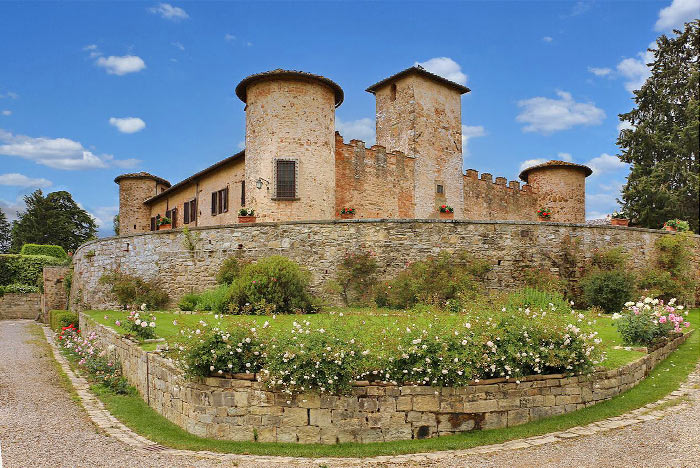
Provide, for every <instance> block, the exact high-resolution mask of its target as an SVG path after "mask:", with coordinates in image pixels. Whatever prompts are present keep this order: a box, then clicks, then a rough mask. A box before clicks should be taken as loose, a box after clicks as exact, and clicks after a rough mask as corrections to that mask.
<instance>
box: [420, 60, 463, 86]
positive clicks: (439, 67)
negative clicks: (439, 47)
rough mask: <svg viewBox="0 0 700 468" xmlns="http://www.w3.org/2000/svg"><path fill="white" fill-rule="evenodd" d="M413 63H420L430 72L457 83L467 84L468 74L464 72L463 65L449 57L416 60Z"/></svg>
mask: <svg viewBox="0 0 700 468" xmlns="http://www.w3.org/2000/svg"><path fill="white" fill-rule="evenodd" d="M413 65H420V66H421V67H423V68H425V69H426V70H428V71H429V72H430V73H434V74H436V75H440V76H442V77H443V78H447V79H448V80H450V81H454V82H455V83H459V84H462V85H466V84H467V75H466V74H465V73H464V72H462V67H461V66H460V65H459V64H458V63H457V62H455V61H454V60H452V59H451V58H449V57H435V58H431V59H430V60H427V61H425V62H415V63H414V64H413Z"/></svg>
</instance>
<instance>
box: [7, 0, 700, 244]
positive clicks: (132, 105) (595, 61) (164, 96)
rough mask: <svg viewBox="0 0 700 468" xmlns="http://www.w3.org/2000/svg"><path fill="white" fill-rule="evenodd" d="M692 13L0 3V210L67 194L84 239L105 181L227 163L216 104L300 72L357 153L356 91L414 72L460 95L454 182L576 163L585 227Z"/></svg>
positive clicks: (614, 184)
mask: <svg viewBox="0 0 700 468" xmlns="http://www.w3.org/2000/svg"><path fill="white" fill-rule="evenodd" d="M698 17H700V0H664V1H637V2H632V1H625V2H623V1H549V2H525V1H510V2H498V1H489V2H430V3H421V2H406V1H404V2H368V3H363V2H313V3H312V2H275V3H268V2H212V3H209V2H173V3H159V2H114V3H112V2H92V3H89V2H75V3H70V2H61V3H58V2H55V3H54V2H43V3H31V2H1V1H0V44H2V47H0V64H1V66H0V209H2V210H3V211H4V212H5V213H6V214H7V215H8V217H9V218H10V219H14V218H15V217H16V212H17V211H21V210H22V209H23V206H24V204H23V196H24V195H26V194H28V193H31V192H32V191H34V190H36V189H37V188H41V189H42V190H43V191H44V192H45V193H47V192H51V191H55V190H68V191H69V192H71V193H72V194H73V197H74V199H75V200H76V201H77V202H78V203H79V204H80V205H81V206H82V207H83V208H85V209H86V210H87V211H88V212H89V213H90V214H92V215H93V216H94V217H95V219H96V221H97V223H98V225H99V227H100V234H101V235H110V234H111V233H112V229H111V228H112V217H113V216H114V215H115V214H116V213H117V212H118V200H119V192H118V186H117V185H116V184H115V183H114V182H113V180H114V177H115V176H117V175H119V174H121V173H124V172H137V171H148V172H150V173H152V174H155V175H157V176H160V177H163V178H165V179H168V180H169V181H171V182H172V183H176V182H178V181H180V180H182V179H184V178H186V177H187V176H189V175H191V174H193V173H195V172H196V171H199V170H201V169H203V168H205V167H207V166H209V165H211V164H213V163H215V162H217V161H219V160H221V159H223V158H225V157H227V156H229V155H231V154H233V153H236V152H238V151H239V150H240V149H241V148H242V147H243V142H244V139H245V114H244V111H243V107H244V104H243V103H242V102H241V101H240V100H239V99H238V98H237V97H236V96H235V94H234V88H235V86H236V84H237V83H238V82H239V81H240V80H241V79H243V78H244V77H246V76H248V75H250V74H253V73H258V72H262V71H266V70H272V69H276V68H285V69H293V70H303V71H307V72H311V73H316V74H320V75H323V76H326V77H329V78H331V79H332V80H334V81H335V82H336V83H338V84H339V85H340V86H341V87H342V88H343V90H344V91H345V101H344V103H343V104H342V105H341V106H340V107H339V108H338V109H337V111H336V127H337V129H338V130H339V131H340V132H341V134H342V135H343V137H344V138H345V141H349V140H350V139H352V138H358V139H362V140H364V141H365V142H367V144H368V146H369V145H371V144H372V143H374V125H375V123H374V114H375V106H374V97H373V95H371V94H369V93H367V92H365V91H364V90H365V89H366V88H367V86H369V85H371V84H373V83H375V82H377V81H379V80H381V79H383V78H386V77H387V76H390V75H392V74H394V73H396V72H398V71H400V70H403V69H405V68H407V67H409V66H412V65H414V64H416V63H418V64H421V65H422V66H424V67H425V68H426V69H428V70H430V71H432V72H434V73H437V74H440V75H442V76H445V77H446V78H448V79H451V80H453V81H456V82H458V83H461V84H466V85H467V86H468V87H469V88H471V90H472V91H471V92H470V93H468V94H465V95H464V96H463V97H462V125H463V134H464V136H463V140H464V151H463V153H464V168H465V169H467V168H473V169H477V170H479V171H480V172H490V173H491V174H493V176H494V178H495V177H497V176H502V177H507V178H508V179H509V180H517V175H518V173H519V172H520V170H521V169H522V168H524V167H527V166H528V165H532V164H536V163H538V162H541V161H545V160H549V159H559V160H566V161H573V162H577V163H582V164H587V165H589V166H590V167H591V168H592V169H593V170H594V173H593V175H592V176H591V177H589V178H588V179H587V187H586V189H587V196H586V212H587V218H589V219H594V218H600V217H603V216H605V214H607V213H611V212H613V211H615V210H616V208H617V207H618V205H617V203H616V198H619V196H620V188H621V186H622V185H623V184H624V182H625V177H626V176H627V174H628V173H629V168H628V167H627V165H626V164H623V163H621V162H620V161H619V159H618V158H617V157H616V156H615V155H616V154H618V152H619V149H618V147H617V146H616V140H617V136H618V133H619V129H620V122H619V119H618V114H620V113H624V112H628V111H629V110H631V109H632V107H633V105H634V102H633V100H632V98H633V94H632V91H633V90H635V89H638V88H639V87H640V86H641V84H642V83H643V82H644V80H645V79H646V78H647V77H648V76H649V70H648V67H647V66H646V63H647V62H648V61H649V57H650V53H648V52H647V48H648V47H649V46H650V44H653V42H654V41H655V39H656V38H657V37H658V36H659V35H660V34H672V30H673V28H679V27H680V28H682V25H683V24H684V22H686V21H690V20H692V19H694V18H698Z"/></svg>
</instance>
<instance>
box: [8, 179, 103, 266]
mask: <svg viewBox="0 0 700 468" xmlns="http://www.w3.org/2000/svg"><path fill="white" fill-rule="evenodd" d="M24 203H25V204H26V207H27V208H26V210H25V211H24V213H20V214H19V218H18V219H17V221H15V222H14V224H13V225H12V251H13V252H19V250H20V249H21V248H22V245H24V244H26V243H33V244H53V245H60V246H61V247H63V248H64V249H65V250H66V251H68V252H74V251H75V249H77V248H78V246H79V245H80V244H82V243H84V242H86V241H88V240H90V239H93V238H94V237H95V234H96V233H97V225H96V224H95V220H94V219H93V218H92V217H91V216H90V215H89V214H88V212H87V211H85V210H84V209H82V208H81V207H79V206H78V204H77V203H75V201H73V197H71V194H70V193H68V192H65V191H60V192H52V193H49V194H48V195H46V196H44V194H43V193H42V192H41V190H37V191H36V192H34V193H32V194H31V195H27V196H25V197H24Z"/></svg>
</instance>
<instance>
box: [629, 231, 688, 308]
mask: <svg viewBox="0 0 700 468" xmlns="http://www.w3.org/2000/svg"><path fill="white" fill-rule="evenodd" d="M694 248H695V244H694V242H693V238H692V235H691V234H690V233H681V234H676V235H666V236H661V237H660V238H658V239H657V240H656V242H655V243H654V265H653V266H652V267H650V268H647V269H645V270H643V271H642V272H641V274H640V281H639V287H640V288H641V289H643V290H646V292H647V294H650V295H652V294H653V295H656V296H658V297H659V298H660V299H663V300H665V301H669V300H670V299H671V298H673V297H676V298H678V300H680V301H681V302H684V303H688V304H693V303H695V293H696V288H697V286H698V283H697V278H696V277H695V276H694V274H693V266H692V263H691V259H692V255H693V250H694Z"/></svg>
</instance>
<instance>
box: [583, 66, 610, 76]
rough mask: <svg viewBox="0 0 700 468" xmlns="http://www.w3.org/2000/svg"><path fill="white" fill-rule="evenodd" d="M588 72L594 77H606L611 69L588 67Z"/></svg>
mask: <svg viewBox="0 0 700 468" xmlns="http://www.w3.org/2000/svg"><path fill="white" fill-rule="evenodd" d="M588 71H589V72H591V73H593V74H594V75H595V76H608V75H609V74H611V73H612V69H611V68H598V67H588Z"/></svg>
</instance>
